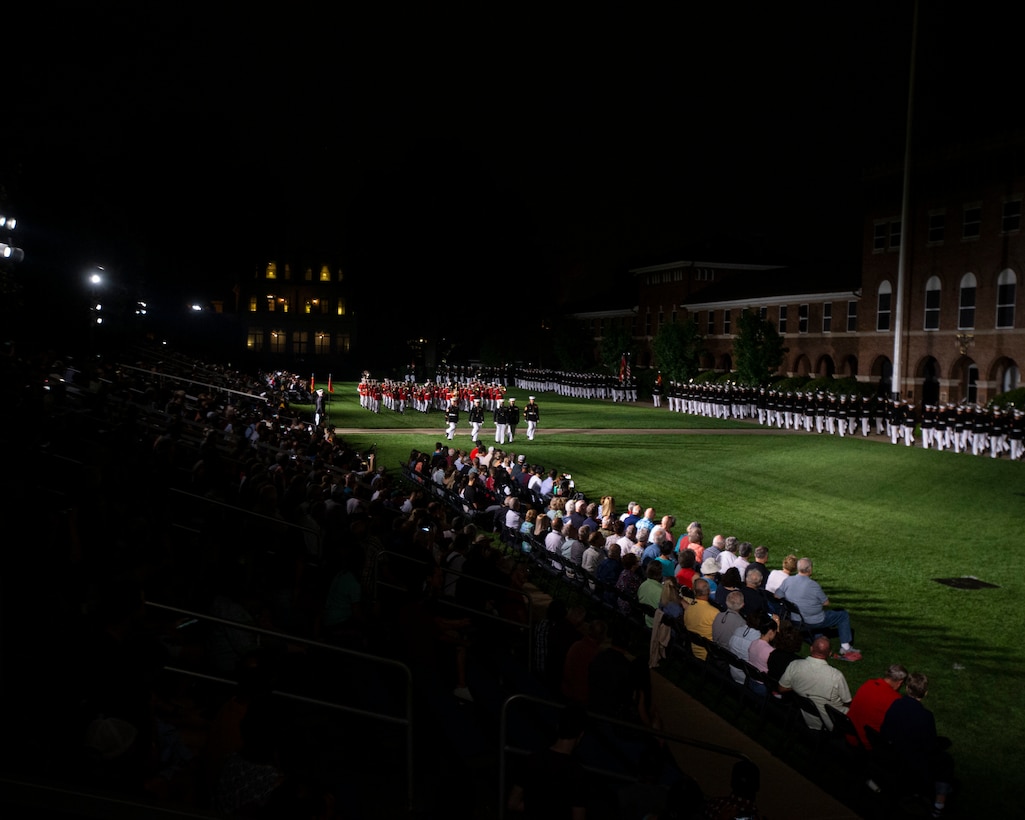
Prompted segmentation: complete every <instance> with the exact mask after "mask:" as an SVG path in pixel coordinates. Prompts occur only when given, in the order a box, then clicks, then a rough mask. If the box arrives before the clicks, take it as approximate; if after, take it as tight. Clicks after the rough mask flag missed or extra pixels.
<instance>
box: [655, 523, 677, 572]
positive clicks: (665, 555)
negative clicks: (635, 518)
mask: <svg viewBox="0 0 1025 820" xmlns="http://www.w3.org/2000/svg"><path fill="white" fill-rule="evenodd" d="M656 529H661V527H656ZM659 550H660V552H659V556H658V558H657V559H656V561H657V562H658V564H659V566H661V567H662V577H663V578H673V579H675V578H676V570H677V568H678V565H677V563H676V555H674V554H673V542H672V541H670V540H669V539H668V538H666V537H665V532H664V531H663V534H662V541H661V543H660V544H659Z"/></svg>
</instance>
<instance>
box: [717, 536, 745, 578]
mask: <svg viewBox="0 0 1025 820" xmlns="http://www.w3.org/2000/svg"><path fill="white" fill-rule="evenodd" d="M739 546H740V541H739V539H738V538H737V536H735V535H728V536H727V537H726V540H725V541H724V542H723V547H722V552H720V553H719V571H720V572H726V570H728V569H729V568H730V567H732V566H733V565H734V564H736V563H737V548H738V547H739Z"/></svg>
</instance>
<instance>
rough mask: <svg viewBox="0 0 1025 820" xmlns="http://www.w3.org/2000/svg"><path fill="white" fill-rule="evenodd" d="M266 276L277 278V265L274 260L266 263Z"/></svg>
mask: <svg viewBox="0 0 1025 820" xmlns="http://www.w3.org/2000/svg"><path fill="white" fill-rule="evenodd" d="M267 278H268V279H277V278H278V266H277V264H275V263H274V262H268V263H267Z"/></svg>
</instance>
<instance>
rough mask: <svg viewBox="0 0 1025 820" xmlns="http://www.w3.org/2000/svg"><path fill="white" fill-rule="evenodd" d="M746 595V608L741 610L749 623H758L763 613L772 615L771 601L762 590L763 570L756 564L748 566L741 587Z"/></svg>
mask: <svg viewBox="0 0 1025 820" xmlns="http://www.w3.org/2000/svg"><path fill="white" fill-rule="evenodd" d="M740 591H741V593H743V595H744V608H743V609H742V610H741V613H740V614H741V615H743V616H744V617H745V618H746V619H747V620H748V622H749V623H758V622H759V621H760V620H761V619H762V616H763V615H771V614H772V612H771V611H770V609H769V602H768V600H767V598H766V596H765V592H764V591H763V590H762V571H761V569H759V568H758V567H756V566H751V567H749V568H748V572H747V574H746V575H745V576H744V585H743V586H742V587H741V588H740Z"/></svg>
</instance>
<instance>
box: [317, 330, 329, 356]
mask: <svg viewBox="0 0 1025 820" xmlns="http://www.w3.org/2000/svg"><path fill="white" fill-rule="evenodd" d="M313 344H314V350H313V352H314V353H319V354H321V355H323V354H325V353H330V352H331V334H330V333H326V332H324V331H323V330H318V331H317V333H316V336H315V338H314V340H313Z"/></svg>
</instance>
